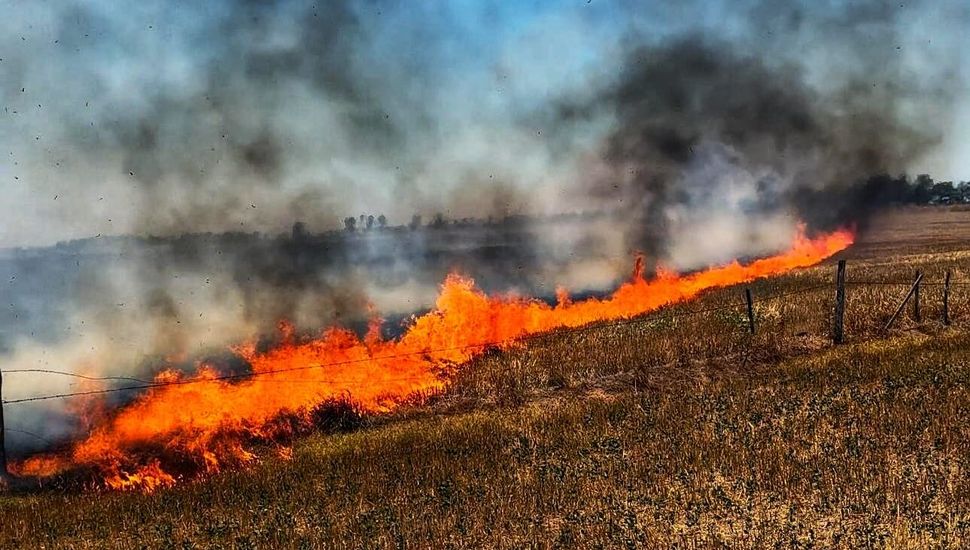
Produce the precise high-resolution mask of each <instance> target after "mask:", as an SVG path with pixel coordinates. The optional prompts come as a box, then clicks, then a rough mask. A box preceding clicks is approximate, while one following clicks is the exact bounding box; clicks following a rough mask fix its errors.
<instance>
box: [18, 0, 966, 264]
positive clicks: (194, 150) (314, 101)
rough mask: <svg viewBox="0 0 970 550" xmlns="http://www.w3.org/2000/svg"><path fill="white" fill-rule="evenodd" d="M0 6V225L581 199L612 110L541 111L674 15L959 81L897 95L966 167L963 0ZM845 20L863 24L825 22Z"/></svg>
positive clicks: (338, 213)
mask: <svg viewBox="0 0 970 550" xmlns="http://www.w3.org/2000/svg"><path fill="white" fill-rule="evenodd" d="M667 4H676V6H675V7H670V6H666V5H667ZM780 5H783V6H782V7H779V6H780ZM0 14H2V17H0V106H2V112H0V153H2V155H0V158H2V160H0V197H2V199H0V246H22V245H37V244H48V243H52V242H55V241H57V240H61V239H69V238H78V237H86V236H93V235H96V234H122V233H129V232H135V233H171V232H177V231H181V230H233V229H238V230H245V231H251V230H264V231H281V230H285V229H286V228H287V227H288V226H289V225H290V224H291V223H292V221H293V220H294V219H295V218H300V219H305V220H307V221H308V222H309V223H310V225H311V227H312V228H314V229H323V228H327V227H334V226H337V225H338V224H339V223H340V222H339V221H340V219H341V218H342V217H343V216H345V215H355V214H358V213H360V212H368V213H370V212H373V213H378V212H384V213H386V214H387V215H388V217H389V218H390V219H391V222H392V223H404V222H406V221H407V220H408V219H409V218H410V214H411V213H414V212H421V213H424V214H425V215H426V216H427V215H429V214H431V213H433V212H435V211H438V210H443V211H446V212H449V213H452V214H454V215H473V214H476V213H479V212H482V211H489V212H492V211H495V212H498V213H501V212H502V211H515V210H531V211H555V210H557V209H560V210H561V209H572V208H580V207H583V206H584V201H583V200H582V198H581V197H577V196H576V193H575V192H574V191H573V190H574V189H575V187H574V186H575V185H576V184H577V182H576V180H577V178H580V177H581V175H580V174H581V173H582V172H583V170H582V168H583V165H584V162H586V159H587V158H588V155H589V153H590V152H591V151H595V150H596V149H597V147H598V146H599V145H600V143H601V141H602V139H603V137H604V136H605V135H607V134H608V133H609V132H610V131H611V128H612V127H613V126H615V125H616V124H617V123H618V121H617V120H615V119H614V118H611V116H610V114H609V113H605V114H604V116H602V117H597V118H592V119H588V120H585V121H584V122H583V124H580V125H576V126H574V127H570V128H569V129H568V131H567V130H563V129H562V128H559V130H558V131H557V132H552V131H551V130H549V129H548V128H547V131H546V132H543V129H544V122H545V121H547V120H549V116H548V115H549V112H550V111H551V110H552V107H550V106H551V105H556V104H557V102H561V101H562V100H563V99H564V98H568V99H569V100H570V101H574V102H582V100H583V99H584V98H592V97H595V95H596V93H598V91H599V90H601V89H602V87H603V86H604V85H605V83H608V82H610V81H611V80H612V79H614V78H616V76H617V74H618V73H619V72H620V71H621V70H622V69H623V67H622V66H621V60H622V59H623V55H622V52H624V51H626V50H627V49H628V48H629V47H630V43H631V42H637V43H639V42H646V43H649V42H658V41H662V40H664V39H665V38H667V37H672V36H676V35H679V34H681V33H685V32H696V33H699V34H700V35H711V36H718V37H721V38H723V39H724V40H726V41H729V42H730V43H736V44H737V45H738V47H739V48H745V49H748V50H752V51H754V52H755V53H757V54H759V55H763V56H765V57H766V58H770V59H773V60H776V61H777V62H779V63H781V62H792V63H797V64H799V65H800V66H801V67H802V68H803V70H804V71H805V72H806V74H807V75H808V77H809V78H811V79H814V81H815V82H816V83H817V84H818V86H820V87H824V86H825V85H826V82H828V81H830V80H831V79H833V78H835V79H837V78H839V75H840V74H842V73H850V72H851V73H853V74H856V75H858V74H864V73H865V72H867V71H871V72H872V73H879V72H880V71H883V70H885V64H883V63H879V62H873V61H872V60H879V59H890V60H895V61H898V62H899V63H898V67H895V69H894V70H897V71H898V76H899V79H898V81H897V82H896V84H897V85H898V86H899V87H900V89H907V88H910V87H913V86H919V85H922V84H925V83H926V82H934V83H937V84H939V85H941V86H943V87H945V88H948V89H950V90H951V92H952V94H953V96H954V97H956V98H957V100H956V102H955V103H953V102H950V103H946V104H943V103H941V104H940V106H939V108H930V109H926V108H925V107H926V105H918V104H913V103H920V102H921V101H922V100H920V99H918V98H917V99H915V100H914V99H913V98H908V99H907V101H909V102H910V103H911V104H907V103H906V101H903V102H900V104H899V108H900V109H903V110H906V109H911V108H912V109H913V111H914V112H919V116H920V117H921V118H922V120H921V123H923V124H926V125H931V126H933V127H935V128H937V130H938V131H939V133H940V134H941V135H942V138H943V139H942V141H941V142H940V143H939V144H937V145H936V146H934V147H933V149H932V151H931V152H930V154H928V155H925V156H923V158H920V159H919V160H916V161H914V162H913V165H912V166H910V167H909V168H908V169H909V170H910V171H911V172H913V173H916V172H920V171H928V172H930V173H931V174H932V175H934V177H936V178H937V179H955V180H959V179H970V145H968V140H967V139H966V138H967V128H970V104H968V103H967V102H966V101H964V100H963V99H962V98H964V97H966V94H965V92H964V90H965V88H964V80H965V77H966V76H967V73H968V68H970V67H968V63H970V61H968V60H967V58H966V57H965V56H963V55H962V51H963V50H964V49H965V48H966V34H965V30H966V28H967V26H966V22H967V21H968V17H967V7H966V2H962V1H959V0H951V1H939V2H915V3H913V2H907V3H905V4H904V5H900V3H899V2H853V3H846V2H815V1H810V2H808V1H807V2H804V3H798V2H792V3H781V2H756V1H749V2H723V3H722V2H684V3H670V2H655V3H650V2H633V1H605V0H591V1H587V0H577V1H557V2H554V1H532V2H507V1H500V0H494V1H485V0H482V1H472V0H455V1H449V2H438V1H417V0H415V1H396V2H379V1H363V0H362V1H352V0H347V1H340V2H328V1H320V2H318V3H314V2H309V1H300V0H290V1H284V0H281V1H275V2H256V1H242V0H212V1H206V2H189V1H174V0H173V1H147V0H146V1H141V2H110V1H106V0H92V1H86V2H70V1H56V0H55V1H41V0H0ZM846 36H859V37H863V38H865V37H872V40H869V41H866V40H861V41H856V42H853V44H855V46H853V47H852V48H859V47H860V46H858V44H863V46H861V48H863V49H862V50H858V49H852V48H846V49H839V48H838V47H834V46H832V44H834V43H837V42H839V40H840V39H842V38H845V37H846ZM759 50H760V51H759ZM860 63H861V64H862V66H861V67H860V66H859V64H860ZM867 63H872V66H866V65H865V64H867ZM833 75H834V76H833ZM935 101H940V100H939V98H937V97H933V96H929V95H928V96H926V98H925V102H926V104H927V105H930V104H932V103H933V102H935ZM927 113H928V114H927ZM620 122H622V121H620ZM483 205H484V206H483Z"/></svg>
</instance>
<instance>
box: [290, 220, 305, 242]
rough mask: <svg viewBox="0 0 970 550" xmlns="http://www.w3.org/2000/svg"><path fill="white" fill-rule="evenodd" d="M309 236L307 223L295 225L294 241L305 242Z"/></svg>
mask: <svg viewBox="0 0 970 550" xmlns="http://www.w3.org/2000/svg"><path fill="white" fill-rule="evenodd" d="M308 235H309V234H308V233H307V230H306V224H305V223H303V222H296V223H294V224H293V233H292V237H293V240H294V241H305V240H306V238H307V236H308Z"/></svg>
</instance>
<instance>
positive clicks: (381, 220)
mask: <svg viewBox="0 0 970 550" xmlns="http://www.w3.org/2000/svg"><path fill="white" fill-rule="evenodd" d="M377 226H378V227H380V228H381V229H385V228H386V227H387V217H386V216H384V214H381V215H380V216H377Z"/></svg>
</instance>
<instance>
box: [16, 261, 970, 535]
mask: <svg viewBox="0 0 970 550" xmlns="http://www.w3.org/2000/svg"><path fill="white" fill-rule="evenodd" d="M866 246H867V245H866V243H861V245H860V246H859V247H856V248H853V249H852V250H850V251H849V254H859V255H860V257H861V256H865V255H866V254H867V253H866V252H865V247H866ZM860 250H861V252H860ZM901 250H904V252H902V253H901V254H899V255H896V256H894V257H892V258H886V257H885V256H879V257H871V256H869V257H868V259H865V260H863V259H853V260H850V263H849V280H850V281H852V280H854V279H861V278H862V277H863V276H865V277H866V278H867V279H897V278H898V279H902V280H905V279H908V278H909V277H911V276H912V272H913V271H914V270H915V269H916V268H917V267H919V268H921V269H924V271H926V272H927V273H928V274H932V275H928V279H927V280H931V281H932V280H936V279H938V278H939V277H938V276H939V274H940V273H941V272H942V269H943V268H949V269H952V270H954V273H955V275H954V278H955V280H970V279H968V277H965V276H964V275H963V274H970V253H968V252H963V251H954V250H947V251H944V252H940V253H939V254H926V253H925V251H920V252H918V253H915V252H916V251H910V250H908V249H906V248H905V247H904V246H901ZM833 271H834V270H833V267H832V266H831V265H823V266H819V267H816V268H811V269H805V270H799V271H796V272H792V273H789V274H787V275H785V276H782V277H776V278H769V279H763V280H759V281H756V282H754V283H752V287H753V289H754V294H755V299H756V300H758V299H759V297H760V298H764V297H767V296H771V295H776V294H784V293H787V292H789V291H791V290H795V289H799V288H805V287H811V286H815V285H818V284H822V283H826V282H828V281H831V278H832V273H833ZM957 273H959V274H960V275H959V276H957V275H956V274H957ZM903 290H904V289H902V288H895V287H878V288H872V289H869V288H863V287H854V286H851V285H850V287H849V299H848V311H847V321H848V325H847V334H848V339H849V343H848V344H847V345H845V346H841V347H832V346H831V345H830V344H829V342H828V330H829V319H830V314H831V305H832V303H831V301H832V289H831V287H826V288H824V289H822V290H819V291H816V292H808V293H803V294H797V295H791V296H788V297H786V298H784V299H778V300H769V301H760V302H758V303H757V306H756V310H757V317H758V322H759V330H758V333H757V334H755V335H753V336H752V335H750V334H747V333H746V331H745V319H744V316H743V313H742V310H741V309H740V308H737V309H723V310H718V311H713V312H710V313H707V314H703V315H683V316H677V315H673V314H675V313H677V312H679V311H686V310H701V309H709V308H713V307H715V306H722V305H727V304H740V293H739V292H738V289H737V288H728V289H723V290H716V291H712V292H709V293H705V294H704V295H703V296H701V297H700V298H699V300H697V301H695V302H692V303H689V304H681V305H676V306H673V307H671V308H669V309H668V310H666V311H667V312H669V313H670V314H671V315H662V316H658V317H655V318H651V319H650V321H649V322H643V323H636V324H625V325H617V326H608V325H604V326H601V328H597V329H592V330H584V331H582V332H567V331H559V332H556V331H554V332H552V333H551V334H550V335H549V336H548V337H543V338H538V339H534V340H531V341H530V342H529V345H528V346H521V347H514V348H510V349H506V350H504V351H499V350H493V351H490V352H488V353H485V354H481V355H479V356H477V357H475V358H473V359H472V360H471V361H470V362H469V363H468V364H467V365H466V366H465V367H464V368H462V369H461V370H460V371H458V372H457V373H456V376H455V378H454V379H453V381H452V383H451V384H450V385H449V387H448V388H447V390H446V391H445V392H443V393H441V394H439V395H437V396H436V397H435V398H434V399H432V400H431V401H430V402H425V403H424V404H421V405H405V406H401V407H398V408H396V409H395V410H394V411H391V412H387V413H384V414H380V415H364V416H361V415H358V414H357V413H356V411H354V410H353V409H348V408H346V406H345V405H344V406H342V405H340V404H339V402H337V403H333V404H331V405H329V406H330V407H333V408H331V409H326V408H324V409H323V410H321V411H319V412H318V417H319V418H320V421H319V424H320V425H322V426H324V428H325V429H326V430H327V432H328V433H316V434H312V435H309V436H308V437H302V438H297V439H295V440H293V447H292V452H291V453H287V452H286V451H283V452H279V449H277V448H275V447H274V446H272V445H270V446H263V447H260V446H255V447H251V449H252V450H253V451H254V452H256V453H257V454H258V455H260V456H261V457H263V458H262V459H261V460H260V461H257V462H252V463H250V465H249V466H247V467H246V468H243V469H240V470H230V471H223V472H222V473H220V474H219V475H215V476H212V477H211V478H210V479H208V480H206V481H204V482H200V483H187V484H183V485H181V486H176V487H174V488H172V489H168V490H165V491H158V492H156V493H154V494H152V495H142V494H138V493H105V494H97V495H92V494H90V493H83V492H82V493H77V492H61V491H42V492H38V493H32V494H18V495H10V496H6V497H2V496H0V513H2V515H3V524H2V525H3V527H2V528H0V546H28V547H38V546H71V547H77V548H95V547H98V548H100V547H104V546H115V547H142V546H166V545H168V546H209V545H212V546H237V547H266V546H274V547H276V546H278V547H316V546H325V545H333V544H337V545H339V546H342V547H350V548H371V547H384V546H416V547H425V546H434V547H459V546H461V547H468V546H473V547H506V548H512V547H522V546H556V545H559V546H567V547H568V546H572V547H589V546H610V547H613V546H653V547H670V546H675V545H679V546H681V547H710V546H728V547H732V548H763V547H768V546H771V547H806V548H807V547H810V546H815V547H817V546H836V547H902V548H932V547H939V548H944V547H963V546H966V545H967V544H968V539H970V476H968V475H967V473H968V468H970V432H968V426H970V413H968V411H970V391H968V389H967V388H968V382H970V367H968V365H970V346H967V345H966V344H967V341H968V337H970V333H968V322H970V310H968V306H970V289H967V288H966V287H955V288H954V289H953V292H954V294H953V295H952V296H951V300H952V304H951V313H952V315H953V319H954V325H953V326H951V327H949V328H944V327H942V326H941V325H940V323H939V322H938V319H939V314H940V311H939V297H938V295H935V294H934V292H935V290H932V287H931V288H930V289H927V291H925V292H924V296H923V300H924V304H923V307H924V310H923V322H922V323H916V322H915V321H914V320H913V319H912V318H910V317H909V315H908V314H907V315H904V317H903V318H902V319H901V320H900V321H901V322H900V324H899V325H898V327H897V328H896V329H894V330H893V331H892V332H891V333H890V334H884V333H882V332H881V324H882V322H884V320H885V318H887V317H888V316H889V315H890V314H891V312H892V307H891V306H892V305H894V304H893V300H895V299H897V298H899V297H900V295H901V294H902V292H903ZM280 421H282V420H280ZM297 426H302V424H301V423H300V422H297ZM309 431H312V430H309ZM337 541H339V542H337Z"/></svg>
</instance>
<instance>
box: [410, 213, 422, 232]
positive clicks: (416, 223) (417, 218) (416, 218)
mask: <svg viewBox="0 0 970 550" xmlns="http://www.w3.org/2000/svg"><path fill="white" fill-rule="evenodd" d="M419 227H421V214H415V215H413V216H411V223H409V224H408V228H410V229H411V231H414V230H416V229H417V228H419Z"/></svg>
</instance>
